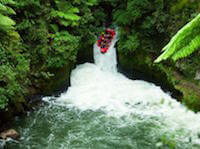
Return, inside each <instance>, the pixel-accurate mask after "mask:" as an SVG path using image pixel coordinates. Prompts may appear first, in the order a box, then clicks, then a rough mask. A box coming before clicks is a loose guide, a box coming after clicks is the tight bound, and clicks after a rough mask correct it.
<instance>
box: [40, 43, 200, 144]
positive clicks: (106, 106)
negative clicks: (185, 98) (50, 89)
mask: <svg viewBox="0 0 200 149" xmlns="http://www.w3.org/2000/svg"><path fill="white" fill-rule="evenodd" d="M114 43H115V42H113V44H112V46H111V48H110V49H109V51H108V53H106V54H101V53H100V52H99V51H100V50H99V48H98V47H97V46H96V45H95V46H94V59H95V64H92V63H85V64H82V65H79V66H77V67H76V69H74V70H73V71H72V73H71V86H70V87H69V88H68V90H67V92H65V93H63V94H61V96H60V97H58V98H56V100H54V101H51V100H50V99H51V98H50V97H45V98H44V99H43V100H45V101H47V102H51V103H53V104H57V105H62V106H66V107H68V108H76V109H79V110H81V111H86V110H91V111H98V110H101V111H103V112H104V113H105V114H106V115H107V116H109V117H115V118H121V117H125V118H126V119H127V120H128V121H132V122H133V123H134V118H133V117H134V116H139V117H140V118H141V119H143V120H146V121H149V120H152V119H158V121H157V122H158V123H157V124H155V125H158V127H160V128H161V130H162V133H164V132H172V133H173V134H174V136H173V137H175V138H176V139H177V140H181V141H183V142H191V141H192V142H193V143H195V144H199V143H200V140H199V135H200V114H199V113H194V112H192V111H190V110H188V109H187V108H186V107H185V106H183V105H182V104H180V103H179V102H177V101H176V100H175V99H173V98H172V97H171V96H170V95H169V94H168V93H165V92H164V91H162V89H161V88H160V87H159V86H156V85H154V84H153V83H149V82H145V81H142V80H131V79H128V78H126V77H125V76H124V75H123V74H120V73H118V72H117V68H116V64H117V62H116V50H115V48H114Z"/></svg>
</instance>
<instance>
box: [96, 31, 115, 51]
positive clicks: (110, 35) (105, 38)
mask: <svg viewBox="0 0 200 149" xmlns="http://www.w3.org/2000/svg"><path fill="white" fill-rule="evenodd" d="M114 37H115V30H113V29H106V31H105V34H102V35H101V36H100V38H99V40H98V41H97V46H98V47H100V50H101V53H106V52H107V51H108V49H109V47H110V45H111V43H112V41H113V39H114Z"/></svg>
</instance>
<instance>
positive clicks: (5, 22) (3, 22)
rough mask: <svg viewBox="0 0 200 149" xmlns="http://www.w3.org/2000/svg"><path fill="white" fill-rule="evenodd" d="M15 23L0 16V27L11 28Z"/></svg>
mask: <svg viewBox="0 0 200 149" xmlns="http://www.w3.org/2000/svg"><path fill="white" fill-rule="evenodd" d="M13 25H15V22H14V21H13V20H12V19H10V18H9V17H7V16H4V15H2V14H0V27H1V26H2V27H5V28H13Z"/></svg>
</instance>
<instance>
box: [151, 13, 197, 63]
mask: <svg viewBox="0 0 200 149" xmlns="http://www.w3.org/2000/svg"><path fill="white" fill-rule="evenodd" d="M199 34H200V14H199V15H197V16H196V17H195V18H194V19H193V20H192V21H190V22H189V23H188V24H186V25H185V26H184V27H183V28H182V29H180V30H179V31H178V32H177V33H176V35H175V36H173V37H172V38H171V40H170V42H169V43H168V44H167V45H166V46H165V47H164V48H163V49H162V51H164V52H163V53H162V54H161V55H160V56H159V57H158V58H157V59H156V60H155V61H154V62H155V63H159V62H160V61H162V60H166V59H167V58H169V57H171V56H172V55H174V54H175V53H176V52H177V51H178V50H179V49H184V50H181V51H179V52H178V55H182V56H180V57H181V58H183V57H185V56H188V54H189V55H190V54H191V53H192V52H194V50H196V49H197V48H196V47H197V45H198V44H200V42H198V43H196V41H197V40H198V35H199ZM194 43H196V44H197V45H195V44H194ZM188 46H189V47H188ZM182 52H183V53H182ZM175 55H176V54H175ZM175 55H174V56H173V57H174V58H173V59H174V60H177V59H178V58H179V56H178V55H176V56H175ZM184 55H185V56H184Z"/></svg>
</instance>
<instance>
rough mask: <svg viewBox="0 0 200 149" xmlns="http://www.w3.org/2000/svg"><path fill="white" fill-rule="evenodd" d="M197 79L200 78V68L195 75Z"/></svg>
mask: <svg viewBox="0 0 200 149" xmlns="http://www.w3.org/2000/svg"><path fill="white" fill-rule="evenodd" d="M194 79H195V80H200V70H198V71H197V72H196V75H195V78H194Z"/></svg>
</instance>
